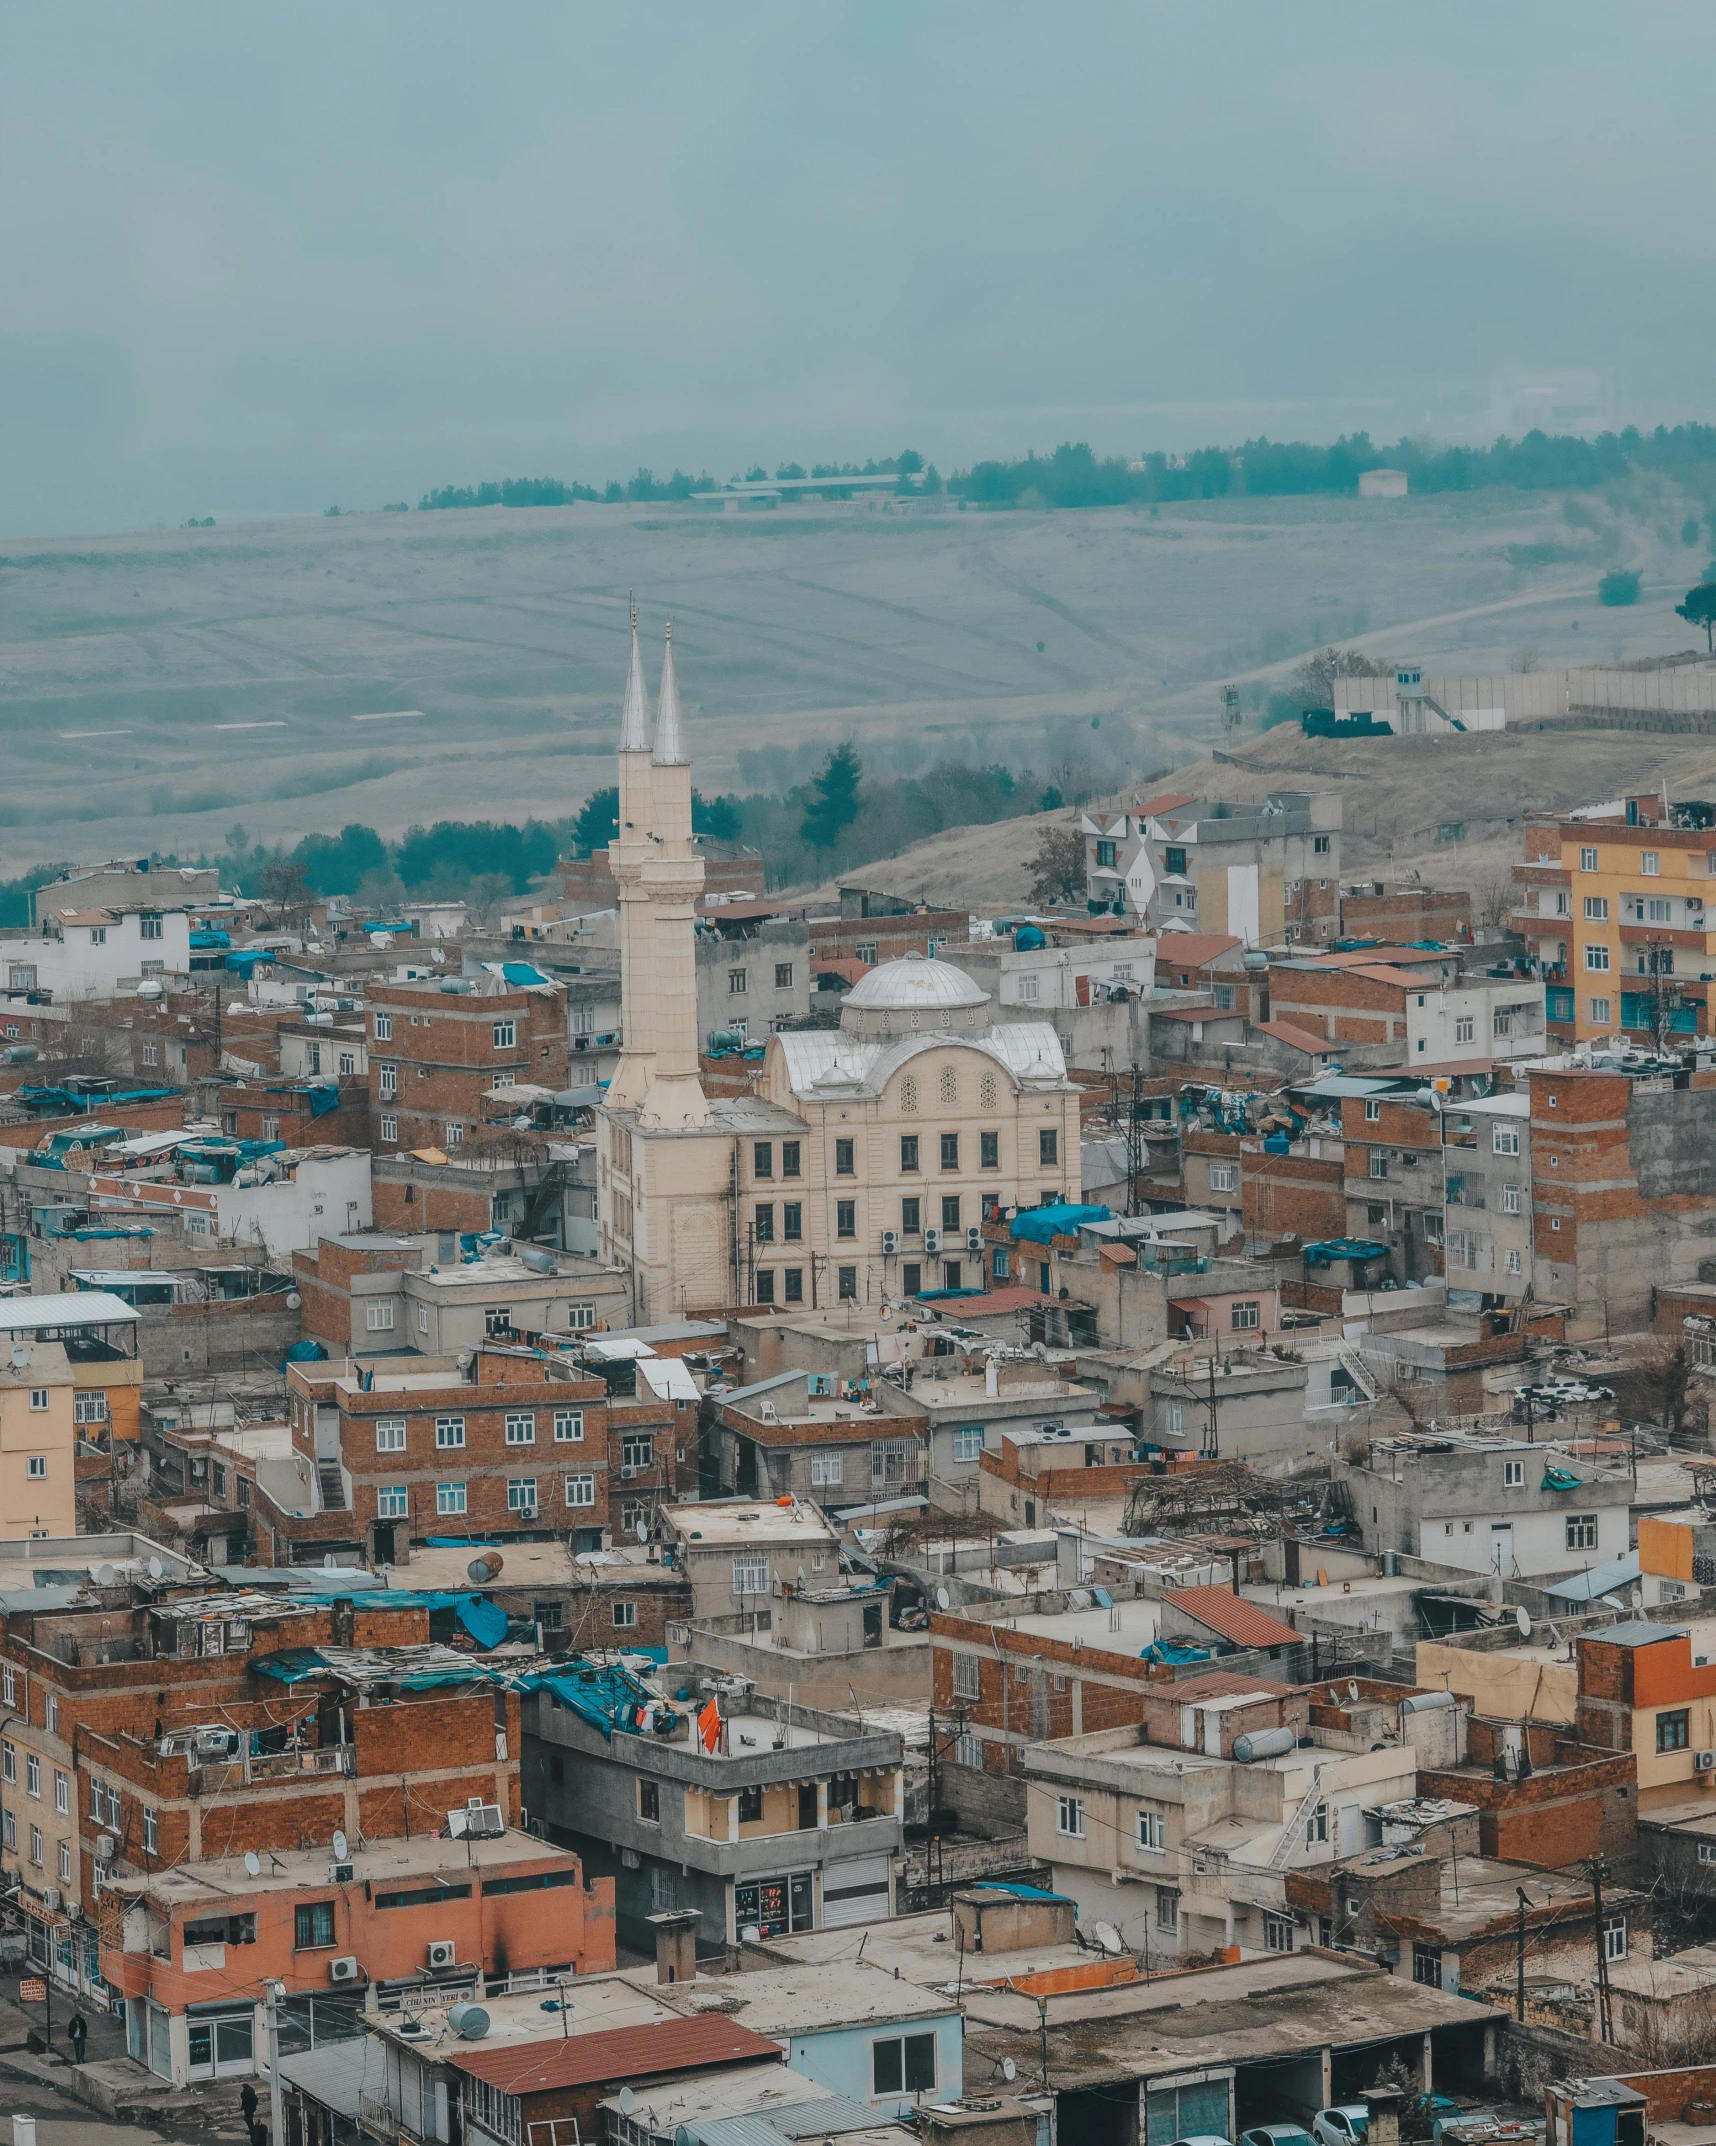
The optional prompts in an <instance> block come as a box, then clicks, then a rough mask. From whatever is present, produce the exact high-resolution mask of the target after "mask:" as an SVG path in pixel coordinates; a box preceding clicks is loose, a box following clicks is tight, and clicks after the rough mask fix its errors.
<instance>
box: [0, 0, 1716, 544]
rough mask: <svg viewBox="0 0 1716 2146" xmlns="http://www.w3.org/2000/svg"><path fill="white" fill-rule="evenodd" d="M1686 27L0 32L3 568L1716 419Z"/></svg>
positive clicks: (674, 15) (550, 17) (1601, 13)
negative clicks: (288, 524) (109, 531)
mask: <svg viewBox="0 0 1716 2146" xmlns="http://www.w3.org/2000/svg"><path fill="white" fill-rule="evenodd" d="M1709 29H1710V14H1709V10H1708V7H1707V6H1706V5H1699V4H1696V0H1687V4H1684V5H1682V4H1676V0H1653V4H1652V5H1650V6H1649V7H1645V8H1618V7H1615V6H1613V5H1607V4H1606V5H1601V6H1598V5H1592V4H1587V0H1543V4H1536V0H1508V4H1507V5H1505V6H1498V5H1496V4H1495V0H1472V4H1462V0H1416V4H1412V5H1406V6H1394V7H1378V6H1375V5H1374V4H1364V5H1357V4H1354V5H1331V4H1325V0H1300V4H1298V5H1295V6H1290V7H1289V6H1282V5H1281V4H1280V0H1266V4H1257V5H1250V4H1237V0H1201V4H1186V5H1179V6H1174V7H1164V6H1151V5H1143V4H1138V0H1132V4H1121V5H1113V6H1106V5H1094V4H1092V5H1078V4H1069V0H1053V4H1050V0H1043V4H1040V5H1036V6H1015V5H1009V4H1006V0H980V4H979V0H971V4H959V0H944V4H940V5H936V4H933V0H925V4H919V5H916V6H898V5H893V4H890V0H853V4H839V0H797V4H780V5H773V4H751V5H747V4H745V0H730V4H723V5H717V6H711V5H708V4H707V0H704V4H701V5H690V4H677V0H652V4H651V5H649V6H647V7H645V6H640V5H633V6H630V7H626V6H619V7H614V6H606V7H600V8H598V7H595V6H588V5H566V4H556V5H538V4H534V0H503V4H501V5H498V6H495V5H487V6H484V5H477V4H475V0H467V4H465V5H462V6H456V7H455V6H438V5H434V4H426V0H409V4H393V0H358V4H356V5H354V4H352V0H339V4H337V5H335V4H329V5H318V4H316V0H290V4H288V5H279V4H274V0H271V4H268V5H251V4H245V0H203V4H196V5H192V4H184V0H146V4H144V5H138V4H137V0H120V4H109V0H69V4H65V5H58V6H44V5H42V4H40V0H0V200H3V201H4V203H5V205H6V209H5V214H4V216H3V217H0V530H4V531H5V532H6V533H8V534H17V533H20V532H28V531H42V532H47V531H63V530H72V529H95V528H112V527H125V526H131V525H146V524H149V523H152V522H157V521H168V522H172V521H179V520H182V519H183V518H184V517H185V516H186V515H188V514H192V513H197V514H205V513H211V514H216V515H230V514H235V513H245V512H254V511H269V510H314V509H318V508H321V507H325V506H327V505H328V504H330V503H331V502H334V501H339V502H340V503H342V504H345V505H348V506H352V505H356V506H373V505H377V504H379V503H380V502H381V501H383V500H387V499H410V500H411V501H413V502H415V501H416V499H417V497H418V495H419V494H420V493H421V492H422V491H424V490H425V489H426V488H428V487H429V486H431V485H435V484H440V483H444V482H448V481H455V482H465V481H470V480H473V479H476V478H482V477H488V476H497V475H502V474H511V473H531V474H539V473H540V474H553V475H559V476H574V475H576V476H581V477H584V478H587V479H595V480H600V479H602V478H605V477H608V476H611V475H626V474H629V473H630V472H631V470H632V469H634V468H635V467H636V466H637V465H638V464H639V463H640V462H647V463H650V464H651V465H653V466H654V467H656V468H657V469H658V470H666V469H668V468H670V467H672V466H673V464H675V463H676V462H677V463H680V464H682V465H683V466H685V467H687V468H690V469H693V470H700V469H705V468H706V469H708V470H710V471H711V472H712V473H713V474H715V475H717V476H725V475H728V474H731V473H732V472H733V471H734V470H736V469H738V468H740V467H741V466H742V465H743V464H744V463H746V462H748V461H750V460H753V459H756V460H762V461H764V462H766V463H768V464H769V465H770V466H771V467H772V466H773V465H774V464H775V463H776V462H778V461H779V460H782V459H784V458H786V457H788V456H796V457H798V458H800V459H802V460H805V461H809V460H810V459H812V458H818V457H834V456H840V457H846V456H861V455H864V454H867V453H887V452H890V451H892V450H893V449H895V448H897V447H899V446H901V445H904V444H908V443H909V444H911V445H914V446H916V447H918V448H920V449H921V450H922V451H923V452H924V453H925V454H927V455H928V456H930V457H931V458H932V459H933V460H935V461H936V462H938V463H939V464H940V465H941V467H942V468H943V469H947V468H949V467H951V466H953V465H955V464H958V463H963V462H967V461H969V460H971V459H972V458H974V457H976V456H978V455H982V454H990V453H1012V452H1017V451H1021V450H1023V449H1024V448H1025V447H1027V446H1032V445H1035V446H1037V447H1044V448H1046V447H1052V446H1053V445H1054V444H1055V442H1056V441H1057V440H1059V439H1062V438H1065V437H1068V436H1073V437H1081V438H1088V439H1089V440H1090V441H1091V442H1092V444H1093V445H1095V446H1097V447H1098V448H1100V449H1103V450H1108V451H1126V452H1134V453H1135V452H1138V451H1140V450H1141V449H1144V448H1147V447H1154V446H1165V447H1169V448H1176V447H1184V446H1191V445H1196V444H1199V443H1201V442H1203V441H1206V440H1210V439H1217V440H1234V439H1239V438H1242V437H1244V436H1245V435H1247V434H1248V433H1254V432H1257V431H1268V432H1269V433H1271V434H1272V435H1274V436H1277V437H1280V436H1298V437H1315V438H1327V437H1330V436H1332V435H1333V434H1334V433H1335V432H1337V431H1339V430H1341V429H1343V428H1347V427H1352V426H1356V425H1368V426H1369V427H1370V428H1371V429H1372V430H1373V431H1375V432H1377V433H1379V434H1388V435H1390V436H1392V435H1393V434H1394V433H1396V432H1398V431H1399V430H1401V429H1405V428H1412V429H1433V430H1436V431H1438V432H1440V433H1442V434H1444V435H1452V434H1461V435H1470V434H1472V433H1474V432H1480V431H1483V430H1485V429H1486V428H1493V422H1494V420H1495V419H1496V418H1497V416H1498V413H1499V414H1500V415H1502V416H1505V415H1506V414H1507V413H1508V411H1509V410H1511V409H1515V408H1518V407H1519V406H1520V404H1519V394H1520V391H1522V390H1525V389H1537V390H1543V391H1547V401H1548V403H1549V406H1551V407H1553V406H1554V405H1555V404H1556V403H1560V404H1563V405H1570V406H1573V407H1601V408H1604V409H1606V410H1609V411H1612V412H1613V413H1614V414H1616V415H1618V416H1620V417H1622V418H1639V419H1644V420H1649V421H1655V420H1657V419H1659V418H1669V419H1672V418H1676V417H1683V416H1698V417H1705V418H1708V417H1712V416H1716V389H1713V384H1712V352H1713V350H1716V333H1713V331H1716V276H1713V268H1716V226H1713V225H1712V223H1711V219H1710V217H1709V215H1708V206H1709V203H1710V201H1711V200H1712V199H1713V198H1716V185H1713V180H1716V171H1713V168H1712V167H1713V165H1716V130H1713V129H1712V128H1711V126H1710V124H1709V88H1710V57H1709V43H1708V38H1709Z"/></svg>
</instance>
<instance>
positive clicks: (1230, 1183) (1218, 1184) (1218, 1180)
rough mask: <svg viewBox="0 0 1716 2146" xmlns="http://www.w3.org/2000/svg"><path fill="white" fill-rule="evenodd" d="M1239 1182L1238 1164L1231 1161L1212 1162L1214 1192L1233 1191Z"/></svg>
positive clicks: (1211, 1181)
mask: <svg viewBox="0 0 1716 2146" xmlns="http://www.w3.org/2000/svg"><path fill="white" fill-rule="evenodd" d="M1238 1182H1239V1169H1238V1166H1237V1165H1236V1164H1234V1163H1231V1162H1212V1163H1211V1164H1210V1190H1211V1191H1212V1192H1231V1191H1232V1190H1233V1189H1234V1187H1235V1186H1236V1185H1237V1184H1238Z"/></svg>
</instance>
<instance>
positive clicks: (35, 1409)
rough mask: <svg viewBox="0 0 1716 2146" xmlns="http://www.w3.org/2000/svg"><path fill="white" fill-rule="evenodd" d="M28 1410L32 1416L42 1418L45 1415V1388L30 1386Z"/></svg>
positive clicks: (46, 1397)
mask: <svg viewBox="0 0 1716 2146" xmlns="http://www.w3.org/2000/svg"><path fill="white" fill-rule="evenodd" d="M30 1409H31V1413H32V1414H34V1415H38V1416H43V1415H46V1414H47V1410H48V1389H47V1387H46V1386H32V1387H31V1388H30Z"/></svg>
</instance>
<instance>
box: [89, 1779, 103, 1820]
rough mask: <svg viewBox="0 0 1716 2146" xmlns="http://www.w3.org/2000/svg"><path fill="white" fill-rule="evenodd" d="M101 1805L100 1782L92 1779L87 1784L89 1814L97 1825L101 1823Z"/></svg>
mask: <svg viewBox="0 0 1716 2146" xmlns="http://www.w3.org/2000/svg"><path fill="white" fill-rule="evenodd" d="M101 1807H102V1794H101V1783H100V1782H99V1781H92V1782H91V1783H90V1784H89V1815H90V1817H91V1818H92V1819H94V1821H95V1823H96V1824H97V1825H100V1823H101Z"/></svg>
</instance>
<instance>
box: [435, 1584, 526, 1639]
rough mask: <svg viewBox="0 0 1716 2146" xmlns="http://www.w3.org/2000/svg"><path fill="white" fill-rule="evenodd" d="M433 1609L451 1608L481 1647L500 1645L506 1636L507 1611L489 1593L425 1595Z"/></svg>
mask: <svg viewBox="0 0 1716 2146" xmlns="http://www.w3.org/2000/svg"><path fill="white" fill-rule="evenodd" d="M423 1599H424V1601H425V1602H427V1603H428V1605H429V1607H430V1608H431V1609H432V1610H444V1609H450V1610H451V1611H452V1612H453V1614H454V1616H455V1617H457V1618H458V1620H459V1622H460V1623H461V1624H462V1625H463V1626H464V1628H465V1630H466V1631H467V1632H469V1633H470V1635H471V1637H472V1638H473V1639H474V1640H475V1641H476V1643H477V1645H478V1646H479V1647H498V1646H499V1645H500V1643H501V1641H502V1640H503V1639H505V1637H506V1611H505V1610H503V1609H502V1608H501V1606H500V1605H499V1603H498V1602H491V1601H490V1600H489V1598H488V1596H487V1595H425V1596H424V1598H423Z"/></svg>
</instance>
